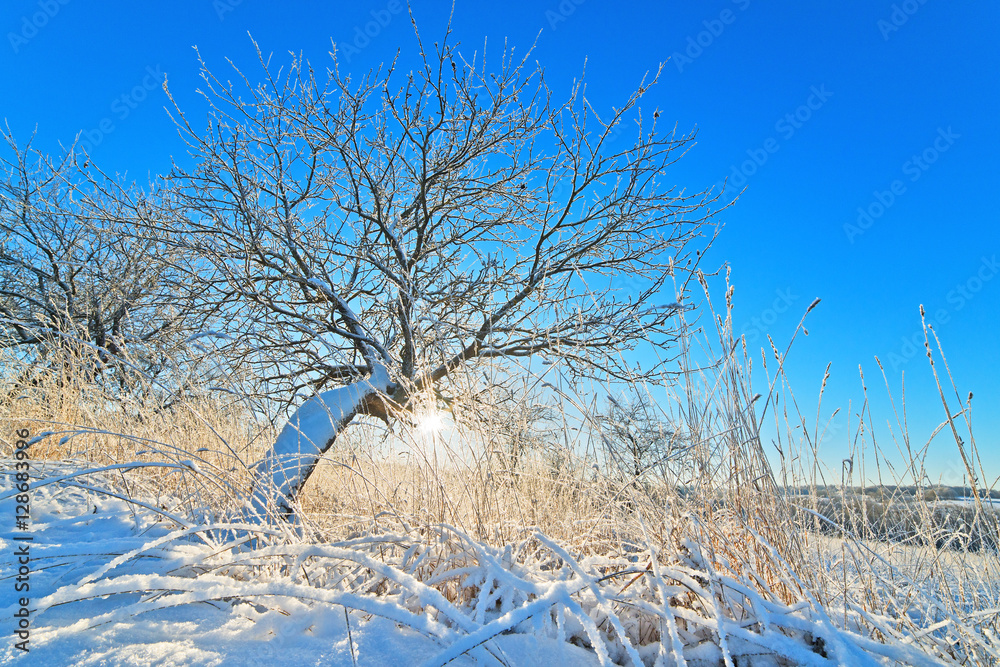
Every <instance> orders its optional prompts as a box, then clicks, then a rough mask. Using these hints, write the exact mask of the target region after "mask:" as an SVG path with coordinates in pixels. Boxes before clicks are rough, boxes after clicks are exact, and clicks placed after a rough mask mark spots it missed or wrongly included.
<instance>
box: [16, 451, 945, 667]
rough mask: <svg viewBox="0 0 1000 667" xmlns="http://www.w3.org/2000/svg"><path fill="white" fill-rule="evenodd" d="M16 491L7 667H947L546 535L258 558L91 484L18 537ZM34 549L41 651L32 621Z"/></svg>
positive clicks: (326, 547) (806, 607)
mask: <svg viewBox="0 0 1000 667" xmlns="http://www.w3.org/2000/svg"><path fill="white" fill-rule="evenodd" d="M10 467H11V466H9V464H8V465H7V472H8V473H9V470H10ZM0 472H2V468H0ZM55 472H57V471H55V470H51V469H50V470H49V471H47V472H46V475H47V476H49V477H51V476H53V475H54V474H55ZM63 472H65V471H63ZM88 479H90V480H91V482H92V483H93V484H96V481H95V480H96V478H94V477H91V478H88ZM0 486H2V490H0V516H3V517H4V520H5V521H7V522H10V523H8V525H7V526H5V528H6V530H4V532H3V533H2V538H0V553H2V554H3V555H2V556H0V591H2V592H0V614H2V617H3V619H4V620H3V621H2V623H3V624H4V625H5V627H4V629H3V632H2V633H0V634H2V635H3V636H4V637H5V640H4V642H3V644H2V646H0V662H2V663H3V664H25V665H27V664H31V665H277V664H301V665H320V664H322V665H355V664H356V665H411V664H413V665H443V664H452V665H471V664H499V665H596V664H612V663H614V664H623V665H627V664H637V663H642V664H644V665H650V666H651V665H663V666H667V665H675V664H687V665H691V666H692V667H694V666H700V665H720V664H731V665H734V666H735V665H758V666H759V665H789V664H792V665H794V664H802V665H834V664H851V665H887V664H907V665H934V664H942V663H940V662H938V661H937V660H934V659H932V658H930V657H927V656H926V655H924V654H923V653H921V652H919V651H918V650H916V649H914V648H912V647H909V646H906V645H905V644H902V643H896V644H891V643H890V644H889V645H886V644H882V643H880V642H877V641H874V640H872V639H871V638H870V637H868V636H863V635H861V634H856V633H854V632H848V631H844V630H842V629H839V628H837V627H836V624H835V623H834V622H833V621H832V620H831V617H830V616H827V614H826V612H825V611H824V610H822V609H821V608H818V607H816V606H814V605H812V604H811V603H809V601H808V599H804V600H802V601H800V602H797V603H795V604H793V605H791V606H784V605H782V604H781V603H779V602H776V601H775V600H774V599H765V597H762V596H761V595H760V594H759V592H757V591H756V590H754V587H753V585H752V584H751V583H748V582H749V581H750V579H745V580H742V581H741V580H738V579H734V578H732V577H727V576H725V575H722V574H720V573H718V572H709V571H707V570H706V571H699V570H698V569H697V568H698V567H699V565H698V563H696V562H691V561H690V560H689V561H688V564H687V565H685V564H684V563H682V562H673V563H671V564H661V565H659V566H658V567H657V566H656V565H655V564H654V563H653V562H652V561H651V562H650V563H649V565H648V566H647V565H646V564H645V560H641V559H646V560H648V558H649V557H648V555H643V556H641V559H640V558H639V557H638V556H636V557H633V558H631V559H630V560H625V561H619V562H617V563H613V562H611V561H610V560H608V559H600V558H589V559H580V560H576V559H574V558H573V557H572V556H570V555H569V554H568V553H567V552H565V551H563V550H562V548H561V547H559V546H558V545H556V544H555V543H552V542H550V541H548V540H547V538H545V537H544V536H538V535H536V536H535V537H534V538H532V540H530V541H527V542H525V543H524V544H522V545H520V546H515V547H508V548H506V549H503V550H495V549H490V548H487V547H484V546H482V545H478V544H476V543H475V542H472V541H468V540H467V539H466V538H464V537H463V536H461V535H459V536H458V537H457V538H456V541H457V542H458V543H462V544H464V545H465V548H466V549H467V551H464V552H453V553H452V554H451V555H448V554H445V553H443V552H441V551H435V550H434V549H433V548H432V547H433V545H430V546H426V545H424V544H423V543H422V542H412V541H411V542H407V541H406V539H404V538H403V537H399V536H391V535H381V536H361V537H358V538H356V539H354V540H352V541H346V542H338V543H327V544H322V543H315V542H313V543H309V542H307V541H302V540H299V541H298V542H296V541H294V540H292V541H289V540H287V539H284V538H281V537H280V536H278V537H275V538H274V539H273V540H271V541H267V540H265V539H261V540H260V541H259V542H257V543H253V542H250V541H247V532H246V531H248V530H253V529H254V527H252V526H248V527H245V528H240V527H233V526H231V525H230V526H223V525H219V526H217V527H216V528H215V529H212V530H209V529H206V528H205V527H203V526H195V525H193V524H190V523H188V522H187V521H186V520H184V519H181V521H182V522H183V523H184V524H185V525H181V526H178V525H176V524H175V523H173V522H170V521H165V520H162V519H161V518H160V516H159V515H158V514H157V513H156V512H154V511H153V510H152V508H145V509H144V508H143V507H140V506H137V505H136V504H134V503H131V502H126V501H125V500H123V499H120V498H115V497H111V496H109V495H108V494H107V493H106V492H103V491H97V490H95V489H94V488H86V486H87V485H86V484H84V480H83V479H82V478H76V479H75V480H69V481H67V482H64V483H60V484H48V485H38V484H37V483H36V484H35V485H34V487H35V488H33V489H32V491H31V520H30V525H29V526H28V530H26V531H22V530H10V526H11V525H12V523H13V517H14V513H15V497H14V496H13V493H14V492H12V490H11V489H12V483H11V476H10V475H9V474H7V473H3V474H0ZM256 534H257V535H258V536H260V535H262V533H256ZM26 536H30V537H31V538H33V539H32V540H31V541H30V553H31V561H30V563H31V565H30V567H31V572H30V604H29V608H30V609H31V612H30V639H29V643H28V648H30V653H24V652H23V651H21V650H20V649H19V648H18V647H17V644H18V642H19V641H22V640H20V639H18V638H17V637H16V635H15V634H14V630H15V629H16V628H15V627H14V625H13V622H14V621H13V620H12V619H14V618H15V617H14V614H15V613H16V612H17V610H18V609H19V604H18V599H17V595H20V594H16V593H15V592H14V586H15V582H16V580H17V575H18V567H19V565H18V563H17V557H16V556H15V554H16V552H17V550H18V549H19V548H20V547H19V545H21V544H23V543H24V542H25V541H24V540H15V539H14V538H15V537H22V538H23V537H26ZM241 539H242V540H244V541H243V542H233V540H241ZM223 540H228V541H223ZM463 540H465V541H464V542H463ZM529 542H530V544H532V545H533V546H531V548H525V545H527V544H529ZM234 547H235V548H234ZM394 549H395V550H397V552H398V553H399V555H398V556H397V557H389V556H388V555H386V554H390V553H393V550H394ZM695 552H697V547H695V546H692V554H694V553H695ZM379 554H381V555H382V556H383V557H382V558H379V557H378V556H379ZM622 563H625V564H626V565H630V566H631V569H629V568H628V567H626V568H625V569H622V567H621V565H622ZM601 568H603V569H601ZM616 568H617V569H616ZM599 572H609V573H610V574H608V575H606V576H604V577H601V576H597V574H596V573H599ZM654 575H655V576H654ZM750 575H751V576H753V573H750ZM637 582H639V583H637ZM668 582H669V583H668ZM632 584H635V585H634V586H633V585H632ZM644 584H648V586H647V587H646V588H643V585H644ZM642 591H645V593H642ZM663 596H666V597H667V598H668V599H669V600H670V603H669V604H666V605H664V604H663V602H662V601H663V599H664V597H663ZM720 600H721V602H720ZM724 607H725V608H724ZM751 612H752V613H753V614H754V616H750V615H749V614H750V613H751ZM651 618H652V619H659V620H658V621H657V622H654V623H653V624H650V622H649V619H651ZM643 619H646V620H643ZM657 623H658V627H657ZM644 624H645V625H644ZM650 636H657V637H663V638H664V641H662V642H661V641H655V642H649V641H646V642H643V641H641V638H642V637H647V638H648V637H650ZM623 637H625V639H624V640H623V639H622V638H623ZM727 659H728V660H727ZM19 661H22V662H19Z"/></svg>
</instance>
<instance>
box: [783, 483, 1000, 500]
mask: <svg viewBox="0 0 1000 667" xmlns="http://www.w3.org/2000/svg"><path fill="white" fill-rule="evenodd" d="M813 488H815V491H816V493H817V495H819V496H820V497H824V498H829V497H831V496H839V495H840V494H841V491H842V487H841V486H839V485H836V484H827V485H817V486H816V487H809V486H791V487H787V488H786V489H785V493H786V495H789V496H797V495H808V494H810V493H812V492H813ZM847 491H849V492H850V493H853V494H854V495H862V494H864V495H866V496H870V497H874V498H879V499H882V498H886V499H889V498H917V497H919V498H920V499H921V500H927V501H933V500H958V499H959V498H972V497H973V495H975V494H974V492H973V490H972V488H970V487H968V486H945V485H931V486H896V485H892V484H886V485H880V486H865V487H860V486H849V487H847ZM979 496H980V497H981V498H983V499H985V498H987V497H989V498H991V499H994V500H1000V490H992V491H988V492H987V491H986V490H985V489H979Z"/></svg>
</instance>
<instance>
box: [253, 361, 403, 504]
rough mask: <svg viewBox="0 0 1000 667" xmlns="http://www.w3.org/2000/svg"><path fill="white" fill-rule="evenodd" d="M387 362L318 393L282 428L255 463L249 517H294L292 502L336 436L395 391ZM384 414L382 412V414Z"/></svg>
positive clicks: (378, 411)
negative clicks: (367, 373)
mask: <svg viewBox="0 0 1000 667" xmlns="http://www.w3.org/2000/svg"><path fill="white" fill-rule="evenodd" d="M392 388H393V383H392V380H391V379H390V377H389V373H388V371H387V369H386V368H385V366H382V365H376V366H375V367H374V371H373V372H372V374H371V375H370V376H369V377H368V378H366V379H364V380H360V381H358V382H354V383H352V384H349V385H345V386H343V387H337V388H336V389H331V390H329V391H324V392H323V393H321V394H317V395H315V396H313V397H312V398H310V399H309V400H307V401H306V402H305V403H303V404H302V405H301V406H300V407H299V408H298V409H297V410H296V411H295V412H294V413H293V414H292V416H291V417H290V418H289V420H288V423H287V424H285V427H284V428H283V429H281V432H280V433H279V434H278V437H277V439H276V440H275V441H274V444H273V445H272V446H271V449H270V450H268V452H267V454H266V455H265V457H264V459H263V460H262V461H260V462H259V463H257V464H256V465H255V466H254V484H253V491H252V493H251V497H250V510H251V516H252V518H255V519H258V520H260V519H265V518H266V517H269V516H278V517H281V518H283V519H285V520H289V521H291V520H293V518H294V516H295V511H294V509H293V502H294V500H295V498H296V496H297V495H298V494H299V492H300V491H301V490H302V487H303V486H304V485H305V483H306V480H307V479H309V475H311V474H312V472H313V470H314V469H315V468H316V464H317V463H319V459H320V457H321V456H323V454H325V453H326V452H327V451H328V450H329V449H330V447H331V446H333V443H334V442H335V441H336V439H337V436H338V435H340V433H341V432H342V431H343V430H344V428H345V427H346V426H347V425H348V424H350V423H351V420H352V419H354V416H355V415H358V414H380V413H381V412H382V408H381V407H378V406H380V405H381V402H382V401H381V397H382V396H384V395H385V394H388V393H390V392H391V389H392ZM380 416H381V415H380Z"/></svg>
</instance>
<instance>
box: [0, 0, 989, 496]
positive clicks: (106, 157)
mask: <svg viewBox="0 0 1000 667" xmlns="http://www.w3.org/2000/svg"><path fill="white" fill-rule="evenodd" d="M401 7H402V5H400V4H398V2H384V1H382V0H377V1H375V2H368V1H364V0H363V1H361V2H354V3H333V2H326V1H320V0H312V1H304V0H287V1H286V2H281V3H278V2H263V0H242V2H239V1H238V0H216V1H215V2H213V1H212V0H198V1H194V0H178V1H176V2H158V3H154V2H141V3H139V2H124V1H122V0H111V1H107V2H100V3H95V2H85V1H84V0H42V1H41V2H39V1H38V0H33V1H29V0H7V1H6V2H4V3H3V6H2V8H0V24H2V26H3V43H2V44H0V90H2V91H3V94H2V98H0V99H2V102H0V116H2V117H3V118H5V119H6V120H7V122H9V124H10V126H11V128H12V129H13V130H14V132H15V134H16V136H17V137H19V138H20V139H21V140H26V139H27V138H28V137H29V135H30V134H31V132H32V131H33V129H34V128H35V127H36V126H37V129H38V137H37V140H36V141H37V144H36V145H37V146H39V147H41V148H43V149H45V150H49V151H56V149H57V143H58V142H60V141H61V142H63V143H64V144H68V143H69V142H71V141H72V139H73V137H74V135H75V134H76V133H78V132H80V131H86V132H88V133H89V136H90V137H92V138H93V139H95V141H94V143H97V141H96V140H97V139H99V140H100V141H99V145H96V146H95V147H94V149H93V150H92V154H93V157H94V159H95V160H96V161H97V162H98V163H99V164H100V165H102V166H104V167H105V168H108V169H111V170H126V169H127V170H128V171H129V172H130V174H131V175H133V176H135V177H137V178H139V179H140V180H142V179H143V178H145V175H146V174H147V173H157V172H163V171H165V170H167V169H168V168H169V161H170V157H171V156H172V155H175V156H181V155H182V153H183V149H182V148H181V146H180V143H179V140H178V138H177V135H176V132H175V131H174V130H173V128H172V125H171V123H170V121H169V119H168V118H167V116H166V113H165V111H164V109H163V107H164V103H165V99H164V95H163V94H162V92H161V90H160V89H159V87H158V85H150V84H151V82H152V81H153V75H154V74H157V73H165V74H167V75H168V77H169V81H170V85H171V89H172V90H173V91H175V94H176V95H178V97H179V98H180V100H181V101H182V102H185V101H187V102H189V103H193V102H194V99H195V98H194V95H193V90H194V88H195V87H196V86H197V84H198V81H197V78H196V75H197V63H196V60H195V55H194V52H193V50H192V48H191V47H192V46H193V45H198V46H199V47H200V48H201V50H202V54H203V55H204V56H205V57H206V59H207V60H208V61H209V63H210V64H211V65H213V66H214V67H215V68H216V69H217V70H218V71H220V72H221V71H223V69H224V67H225V63H224V58H225V57H230V58H232V59H233V60H234V61H235V62H237V63H239V64H241V65H245V66H247V68H248V69H250V70H251V71H252V70H253V68H254V66H255V62H254V56H253V52H252V47H251V44H250V42H249V39H248V37H247V32H248V31H249V32H251V33H252V34H253V36H254V38H255V39H256V40H257V41H258V42H259V43H260V45H261V47H262V48H263V50H264V51H265V52H272V51H273V52H274V53H275V54H276V56H278V57H279V58H282V57H285V53H286V52H287V51H289V50H294V51H302V52H303V53H304V54H305V55H306V56H307V57H309V58H310V59H311V60H312V61H313V62H314V63H316V64H322V65H325V64H326V63H328V62H329V60H328V56H327V52H328V51H329V49H330V41H331V39H332V40H335V41H337V42H339V43H340V44H341V48H343V49H346V48H347V47H348V46H351V47H352V48H353V49H354V50H356V51H357V52H356V53H355V52H353V51H352V52H351V54H350V55H351V58H350V63H349V67H350V68H351V69H353V70H356V71H358V72H361V71H363V70H365V69H367V68H368V67H370V66H373V65H378V64H380V63H382V62H384V61H388V60H389V59H391V58H392V57H393V55H394V53H395V51H396V49H397V48H398V47H402V48H403V49H404V52H405V51H406V50H407V49H410V48H412V46H413V37H412V31H411V27H410V24H409V20H408V18H407V17H406V14H405V11H404V12H401V13H395V11H394V10H397V9H399V8H401ZM445 7H446V4H445V3H430V2H416V3H414V10H415V12H416V15H417V18H418V20H419V21H420V23H421V26H422V30H423V31H424V32H425V33H426V34H428V35H432V34H434V33H435V31H437V30H439V29H440V27H441V26H442V25H443V21H444V19H445V16H446V14H447V12H446V10H445ZM378 19H381V21H382V23H383V24H384V25H382V24H379V23H377V22H376V23H372V21H376V20H378ZM366 28H367V29H368V31H369V33H371V34H372V35H374V36H370V37H369V36H361V35H362V33H363V31H365V29H366ZM455 32H456V36H457V38H458V39H459V40H460V41H461V42H462V43H463V45H464V47H465V48H466V49H469V50H471V49H477V48H480V47H481V45H482V43H483V39H484V38H488V43H489V45H490V47H489V48H490V50H492V51H494V52H497V51H499V49H500V48H501V45H502V42H503V40H504V39H505V38H506V39H508V42H509V43H510V44H512V45H515V46H517V47H519V48H527V47H528V46H530V45H531V44H532V43H533V42H534V41H535V39H536V37H537V46H536V51H535V55H536V57H537V59H538V60H539V62H541V63H542V64H543V65H544V66H545V67H546V70H547V77H548V79H549V81H550V83H551V84H552V85H553V86H555V87H556V88H557V89H558V88H559V87H560V86H566V87H568V86H569V83H570V81H571V80H572V77H574V76H576V75H578V74H579V73H580V72H581V70H582V68H583V64H584V60H585V59H586V61H587V76H588V80H589V88H588V92H589V97H590V98H591V100H592V101H593V102H594V103H595V105H596V106H597V108H599V109H600V108H607V107H609V106H610V105H612V104H615V103H616V102H619V101H621V100H622V99H623V98H624V97H625V96H626V95H627V94H628V92H629V91H630V90H632V88H633V87H634V86H635V85H636V84H637V83H638V81H639V80H640V78H641V77H642V75H643V74H644V73H645V72H647V71H650V70H654V69H655V68H656V67H657V65H658V63H660V62H663V61H668V59H670V60H669V61H668V62H667V64H666V68H665V69H664V72H663V76H662V79H661V83H660V85H659V86H658V87H657V88H656V89H654V91H653V92H652V93H651V95H650V97H649V99H648V102H647V105H648V106H658V107H659V108H660V109H661V111H662V112H663V114H664V116H665V118H663V117H661V122H662V120H664V119H669V120H673V121H676V122H677V123H678V125H679V128H680V129H681V130H688V129H693V128H697V129H698V132H699V134H698V143H697V146H696V147H695V148H694V149H693V150H692V151H691V152H690V153H689V155H688V156H687V157H686V158H685V159H684V161H683V162H682V164H681V165H680V166H679V168H678V169H677V170H676V171H675V172H673V176H674V177H675V179H676V180H677V182H678V183H679V184H683V185H685V186H687V187H688V188H689V189H702V188H704V187H707V186H709V185H712V184H714V183H717V182H719V181H721V180H722V179H723V178H725V177H727V176H730V177H733V180H737V181H739V180H744V181H745V186H746V191H745V193H744V194H743V195H742V197H741V198H740V200H739V201H738V202H737V204H736V206H735V207H733V208H731V209H729V210H728V211H726V212H725V213H724V214H723V216H722V221H723V222H724V223H725V228H724V230H723V232H722V234H721V237H720V239H719V240H718V242H717V243H716V245H715V247H714V249H713V251H712V252H711V254H710V255H709V260H710V263H711V264H712V265H718V264H721V263H722V262H724V261H726V262H729V263H730V264H731V265H732V269H733V273H732V276H733V281H734V283H735V285H736V303H737V305H736V315H735V319H736V322H737V328H738V329H740V330H742V331H743V332H745V333H747V335H748V337H750V338H751V339H752V341H753V342H754V343H757V344H760V343H762V342H763V334H765V333H767V334H771V335H772V336H774V337H775V339H776V341H778V343H779V345H780V346H781V347H782V348H783V347H784V344H785V343H786V342H787V340H788V337H789V336H790V335H791V332H792V331H793V329H794V327H795V325H796V324H797V322H798V320H799V317H800V315H801V313H802V312H803V311H804V310H805V308H806V307H807V306H808V304H809V303H810V301H811V300H812V299H813V298H815V297H820V298H822V300H823V302H822V304H821V305H820V306H819V307H818V309H817V310H815V311H813V313H812V314H811V315H810V318H809V322H808V328H809V332H810V335H809V337H808V338H802V337H800V339H799V340H797V342H796V346H795V348H794V349H793V352H792V355H791V357H790V359H789V364H788V370H789V373H790V375H791V378H792V381H793V383H794V388H795V390H796V393H797V397H798V400H799V402H800V405H804V406H808V407H806V408H805V411H806V413H807V414H811V413H812V412H814V411H815V397H816V394H817V391H818V388H819V384H820V380H821V377H822V372H823V368H824V367H825V366H826V364H827V363H828V362H832V369H831V372H832V378H831V380H830V383H829V385H828V390H827V395H826V398H825V400H824V413H828V412H829V411H830V410H832V409H833V408H834V407H836V406H842V407H843V409H842V412H841V414H842V415H846V414H847V411H848V405H849V403H850V404H851V406H852V412H857V411H858V410H859V408H860V405H861V402H862V400H863V396H862V390H861V382H860V380H859V378H858V367H859V365H860V366H862V367H863V368H864V371H865V376H866V380H867V385H868V389H869V398H870V400H871V409H872V413H873V416H874V417H875V420H876V422H878V423H880V424H884V423H885V420H886V419H891V418H892V413H891V411H890V408H889V406H888V402H887V401H886V399H885V390H884V387H883V386H882V380H881V375H880V373H879V371H878V368H877V367H876V365H875V361H874V358H875V356H876V355H878V356H879V357H880V358H881V359H882V360H883V363H884V364H885V366H886V370H887V372H888V374H889V379H890V383H891V385H892V388H893V391H894V392H897V393H898V390H899V386H900V376H901V373H902V372H903V371H905V372H906V378H907V404H908V413H909V419H910V425H911V436H912V437H913V440H914V444H915V445H917V446H919V445H922V444H923V442H924V440H925V439H926V437H927V436H928V435H929V434H930V432H931V430H932V429H933V428H934V426H936V425H937V424H938V422H939V421H940V418H941V417H942V416H943V409H942V407H941V404H940V400H939V399H938V398H937V395H936V389H934V387H933V384H932V382H931V378H930V371H929V369H928V367H927V364H926V363H925V361H924V359H923V357H922V356H921V355H920V354H919V351H918V353H917V354H916V355H913V354H912V350H910V349H909V348H908V345H909V344H908V343H906V342H904V339H908V338H911V337H912V336H913V335H914V334H919V332H920V322H919V316H918V306H919V304H924V305H925V306H926V307H927V309H928V312H929V314H930V315H931V317H932V318H933V320H934V321H937V322H938V323H939V325H940V326H939V327H938V330H939V332H940V334H941V336H942V338H943V340H944V344H945V350H946V353H947V354H948V360H949V362H950V365H951V371H952V374H953V375H954V377H955V379H956V382H957V383H958V386H959V391H960V393H961V395H962V396H963V398H964V397H965V396H966V395H967V393H968V392H969V391H973V392H974V393H975V398H974V401H973V405H974V420H975V421H974V425H975V427H976V428H975V430H976V433H977V440H978V444H979V446H980V448H981V450H982V451H983V453H984V454H985V455H986V456H987V460H986V463H987V466H988V473H989V474H992V475H997V474H1000V440H998V436H1000V379H998V376H997V371H998V369H1000V336H998V333H997V325H998V323H1000V267H998V266H996V264H995V263H994V262H995V260H994V258H997V257H998V256H1000V231H998V227H997V223H998V206H997V203H996V201H997V193H998V188H997V182H998V177H1000V166H998V164H1000V163H998V155H1000V124H998V122H997V119H998V118H1000V94H998V84H1000V76H998V74H1000V40H998V39H997V34H998V33H1000V5H998V4H997V3H995V2H986V1H982V2H970V3H946V2H944V1H943V0H926V1H924V2H921V0H907V1H906V2H896V3H894V2H891V1H890V0H884V1H881V2H880V1H877V0H867V1H865V2H858V1H847V2H829V1H827V2H811V3H797V2H787V1H786V2H781V3H777V4H775V3H764V2H760V1H759V0H738V1H732V0H714V1H712V2H705V3H662V2H635V1H625V2H618V3H614V4H613V5H612V3H607V2H598V1H597V0H583V1H581V0H575V1H574V0H563V2H561V3H560V2H557V1H555V0H552V1H550V2H544V1H542V2H536V3H530V2H526V1H523V0H515V1H513V2H506V3H499V2H498V3H482V2H471V1H467V0H459V1H458V3H457V8H456V18H455ZM157 76H159V74H157ZM123 95H124V96H127V98H123V97H122V96H123ZM859 209H861V211H862V212H864V215H862V213H860V212H859ZM866 216H867V217H866ZM845 225H846V226H847V227H846V228H845ZM951 399H952V407H953V408H954V407H955V400H954V395H953V394H952V396H951ZM841 424H842V426H841V429H840V431H839V433H838V434H837V435H836V437H835V438H834V439H832V440H830V441H829V442H828V443H827V444H825V445H824V449H823V452H822V453H823V454H824V455H825V456H826V457H827V458H828V459H829V460H830V461H838V460H839V459H840V458H842V457H843V456H846V452H847V448H846V443H847V442H848V440H849V434H848V431H847V428H846V421H843V420H841ZM880 435H881V436H882V437H881V444H882V446H883V447H887V448H890V449H893V448H894V447H893V445H892V443H891V440H889V439H888V437H887V433H886V431H885V429H884V428H883V429H882V431H881V433H880ZM932 451H933V452H934V453H933V454H932V456H931V458H930V461H931V462H932V464H933V465H935V466H936V468H935V469H934V470H932V473H933V474H942V475H944V481H946V482H949V483H960V482H961V472H960V471H959V468H958V467H956V465H955V464H956V461H957V453H956V450H955V447H954V444H953V443H952V442H950V441H949V440H947V439H945V438H943V437H939V438H938V439H937V440H936V441H935V442H934V444H933V445H932ZM989 481H991V482H992V480H989Z"/></svg>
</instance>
